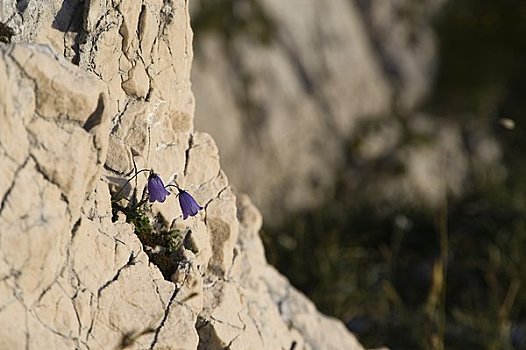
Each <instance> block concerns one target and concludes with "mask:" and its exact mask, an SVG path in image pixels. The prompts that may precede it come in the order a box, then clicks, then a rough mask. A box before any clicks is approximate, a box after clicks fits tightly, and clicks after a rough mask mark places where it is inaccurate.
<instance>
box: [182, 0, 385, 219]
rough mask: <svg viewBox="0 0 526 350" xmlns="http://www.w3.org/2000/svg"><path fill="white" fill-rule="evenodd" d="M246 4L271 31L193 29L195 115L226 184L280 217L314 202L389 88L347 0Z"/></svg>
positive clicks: (249, 19)
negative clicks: (224, 33) (214, 145)
mask: <svg viewBox="0 0 526 350" xmlns="http://www.w3.org/2000/svg"><path fill="white" fill-rule="evenodd" d="M200 3H206V2H197V4H196V5H195V13H196V15H199V16H202V15H200V14H202V12H203V11H206V9H202V8H200V5H199V4H200ZM245 3H247V2H245ZM250 3H251V4H254V3H257V4H258V5H260V7H255V6H253V7H252V8H250V11H249V10H247V11H245V12H247V15H246V18H245V20H246V21H247V22H257V21H258V19H260V18H263V19H266V21H263V20H261V19H260V20H259V21H260V22H262V23H261V26H265V28H266V30H267V31H269V32H270V33H269V34H268V35H269V36H272V38H273V39H271V40H270V41H266V40H263V39H260V38H259V37H257V36H255V35H250V33H251V32H250V31H249V30H245V28H242V29H240V30H239V32H235V33H232V35H230V36H229V37H228V41H226V42H225V39H224V38H221V37H219V36H217V35H215V34H214V33H211V34H210V35H208V34H206V33H203V34H201V36H200V38H199V41H198V42H197V43H196V45H197V46H196V51H197V54H196V59H195V65H194V69H193V71H192V81H193V82H194V89H195V91H196V96H197V99H198V100H199V103H198V104H197V106H196V108H197V109H196V115H197V119H196V123H197V126H198V127H199V128H200V129H202V130H206V131H208V132H210V133H211V134H213V135H214V136H215V137H216V138H217V141H218V144H219V145H220V148H221V151H222V160H223V161H224V164H225V166H226V167H227V168H228V171H229V174H230V177H231V178H232V182H233V183H234V184H235V185H236V186H238V187H239V188H240V189H242V190H243V191H249V192H250V194H251V196H253V197H254V200H255V201H256V203H258V205H260V206H261V207H262V208H263V209H264V213H265V215H267V216H268V217H272V218H273V219H272V220H277V221H279V220H281V218H282V215H283V213H288V212H294V211H297V210H301V209H305V208H310V207H313V206H315V205H316V204H317V203H318V201H319V198H320V197H323V193H324V192H325V191H327V189H328V188H330V187H331V186H332V184H333V181H334V179H333V178H334V173H335V172H336V171H337V170H338V167H337V165H338V164H340V163H341V161H342V159H343V158H344V151H343V149H344V147H343V146H344V143H345V142H346V139H347V138H348V137H349V135H350V134H351V133H352V131H353V129H354V128H355V126H356V124H357V122H358V121H359V120H360V119H363V118H365V117H370V116H375V115H381V114H383V113H386V112H387V111H388V109H389V105H390V94H391V92H390V89H389V86H388V82H387V80H386V79H385V78H384V76H383V75H382V72H381V69H380V67H379V65H378V64H377V62H376V59H375V57H374V55H373V52H372V48H371V46H370V43H369V41H368V39H367V36H366V31H365V27H364V26H363V25H362V23H361V20H360V18H359V12H358V11H357V9H356V6H354V4H353V2H352V1H347V0H336V1H330V2H324V3H320V2H319V1H317V0H308V1H305V0H291V1H287V2H286V3H284V2H283V1H277V0H261V1H257V2H254V1H252V2H250ZM245 12H243V13H245ZM252 13H254V14H252ZM199 18H200V17H197V19H196V25H199V24H200V23H201V22H199V21H198V20H199ZM205 20H206V19H203V21H205ZM267 22H268V23H267ZM205 25H206V24H203V26H205ZM234 72H235V74H234ZM236 77H237V78H236ZM240 159H242V161H239V160H240ZM255 184H257V185H255ZM269 224H272V222H269Z"/></svg>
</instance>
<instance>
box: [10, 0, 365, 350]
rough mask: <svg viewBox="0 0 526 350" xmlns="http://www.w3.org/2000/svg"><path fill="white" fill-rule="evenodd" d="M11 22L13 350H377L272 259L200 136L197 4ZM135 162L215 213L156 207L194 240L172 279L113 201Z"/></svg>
mask: <svg viewBox="0 0 526 350" xmlns="http://www.w3.org/2000/svg"><path fill="white" fill-rule="evenodd" d="M0 21H2V22H4V23H6V24H7V25H8V26H10V27H12V28H13V29H14V33H15V35H14V36H13V38H12V41H13V43H11V44H4V43H0V125H1V128H0V165H1V170H2V171H1V172H0V200H1V202H0V203H1V204H0V256H1V259H0V325H1V327H0V348H1V349H20V348H27V349H74V348H75V349H123V348H127V349H128V348H129V349H197V348H198V349H223V348H229V349H361V348H362V347H361V346H360V344H359V343H358V342H357V341H356V340H355V338H354V337H353V335H352V334H350V333H348V332H347V331H346V330H345V328H344V326H343V325H342V324H341V323H340V322H339V321H336V320H333V319H330V318H327V317H325V316H323V315H321V314H320V313H318V312H317V310H316V309H315V307H314V306H313V304H312V303H311V302H310V301H308V300H307V299H306V298H305V297H304V296H303V295H301V294H300V293H299V292H297V291H296V290H294V288H292V287H291V286H290V285H289V283H288V281H287V280H286V279H285V278H284V277H282V276H281V275H280V274H279V273H278V272H277V271H276V270H274V269H273V268H272V267H271V266H269V265H268V264H267V263H266V260H265V257H264V251H263V246H262V243H261V240H260V238H259V236H258V231H259V229H260V227H261V223H262V218H261V215H260V214H259V212H258V210H257V209H256V208H255V207H254V206H253V205H252V204H251V202H250V200H249V199H248V198H247V197H245V196H240V197H238V198H236V196H235V194H234V193H233V191H232V189H231V188H230V186H229V184H228V180H227V178H226V176H225V174H224V173H223V171H222V170H221V168H220V165H219V156H218V149H217V147H216V146H215V143H214V141H213V140H212V138H211V137H210V136H208V135H207V134H202V133H197V132H194V130H193V109H194V102H193V97H192V92H191V90H190V81H189V76H190V65H191V61H192V49H191V40H192V33H191V30H190V27H189V16H188V6H187V2H186V1H182V0H181V1H178V0H174V1H161V0H159V1H155V0H151V1H150V0H144V1H142V2H131V1H129V2H125V1H122V2H119V1H113V2H106V1H103V0H100V1H89V2H84V1H80V0H78V1H75V0H71V1H58V0H56V1H36V0H35V1H23V2H22V1H17V2H15V1H6V2H3V3H2V8H0ZM134 166H137V167H138V168H153V169H155V171H156V172H157V173H159V174H160V175H161V177H162V178H163V179H165V180H166V181H172V180H174V179H176V180H177V183H178V184H179V185H180V186H182V187H184V188H185V189H187V190H188V191H189V192H191V193H192V195H193V196H194V197H195V198H196V199H197V201H198V202H199V203H201V205H202V206H203V207H204V210H202V211H201V212H200V213H199V214H198V215H197V216H195V217H192V218H189V219H187V220H182V218H181V211H180V208H179V206H178V204H177V200H176V199H175V198H173V197H174V196H170V197H169V198H168V200H167V201H166V202H165V203H162V204H161V203H154V204H153V205H149V204H148V205H147V206H146V207H145V209H144V210H145V212H147V214H148V215H149V216H148V217H149V218H150V219H151V220H152V222H154V224H155V225H156V226H158V227H162V228H166V229H169V230H172V231H170V232H178V233H180V235H181V237H180V238H181V239H182V242H183V243H182V245H181V246H179V248H178V250H177V255H174V256H171V257H170V258H171V259H172V261H171V263H172V264H174V265H175V269H174V271H172V272H171V273H170V275H169V276H166V271H164V270H163V273H165V275H163V273H162V272H161V270H159V268H158V267H157V266H156V265H154V264H153V263H152V262H151V260H150V258H149V255H148V254H151V253H152V252H151V250H148V249H146V246H145V245H144V244H143V243H144V242H141V241H140V240H139V237H138V235H137V234H136V233H135V232H137V229H134V226H133V225H132V224H130V223H128V221H130V220H129V219H130V218H129V217H126V216H125V214H124V212H123V211H119V210H116V207H115V203H113V202H112V198H111V192H110V189H114V188H115V187H116V186H118V185H121V184H123V183H124V181H125V180H126V179H127V178H129V177H130V176H131V175H132V174H133V173H134ZM145 183H146V175H145V174H141V175H139V176H137V178H136V180H135V181H133V182H132V185H133V186H127V187H126V188H125V191H124V192H125V195H126V196H127V197H128V198H129V199H130V200H131V201H132V202H133V200H135V199H137V198H140V197H142V195H143V192H142V191H143V188H144V187H145ZM112 209H113V210H112ZM134 231H135V232H134ZM160 248H163V247H160ZM150 256H151V255H150Z"/></svg>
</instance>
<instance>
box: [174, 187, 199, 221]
mask: <svg viewBox="0 0 526 350" xmlns="http://www.w3.org/2000/svg"><path fill="white" fill-rule="evenodd" d="M179 205H180V206H181V211H182V212H183V220H185V219H186V218H187V217H188V216H194V215H196V214H197V212H198V211H199V210H201V209H203V207H202V206H200V205H199V204H197V202H196V201H195V199H194V197H192V196H191V195H190V193H188V192H186V191H185V190H182V189H180V188H179Z"/></svg>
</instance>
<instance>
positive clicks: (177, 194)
mask: <svg viewBox="0 0 526 350" xmlns="http://www.w3.org/2000/svg"><path fill="white" fill-rule="evenodd" d="M167 187H175V188H177V189H178V190H179V192H180V191H182V190H181V187H179V186H177V185H172V184H168V185H166V186H164V188H167ZM177 196H179V193H176V194H175V197H177Z"/></svg>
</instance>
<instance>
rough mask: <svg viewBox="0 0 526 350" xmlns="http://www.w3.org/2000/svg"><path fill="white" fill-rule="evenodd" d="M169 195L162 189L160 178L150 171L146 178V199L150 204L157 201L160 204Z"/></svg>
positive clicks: (162, 184)
mask: <svg viewBox="0 0 526 350" xmlns="http://www.w3.org/2000/svg"><path fill="white" fill-rule="evenodd" d="M169 194H170V192H168V191H167V190H166V188H165V187H164V183H163V180H161V177H160V176H159V175H157V174H156V173H154V172H153V171H152V172H151V173H150V176H149V177H148V198H149V199H150V202H155V201H158V202H161V203H162V202H164V201H165V200H166V196H167V195H169Z"/></svg>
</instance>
